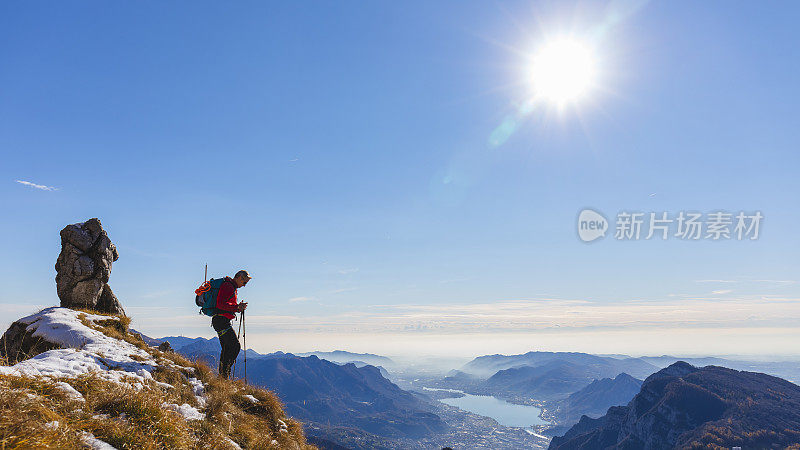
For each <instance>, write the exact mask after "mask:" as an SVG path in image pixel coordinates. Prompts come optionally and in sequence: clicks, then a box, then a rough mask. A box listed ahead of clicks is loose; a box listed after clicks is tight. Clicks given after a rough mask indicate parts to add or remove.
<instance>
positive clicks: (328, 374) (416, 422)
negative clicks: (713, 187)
mask: <svg viewBox="0 0 800 450" xmlns="http://www.w3.org/2000/svg"><path fill="white" fill-rule="evenodd" d="M163 340H167V341H169V342H170V344H171V345H172V346H173V348H174V349H175V350H176V351H177V352H179V353H182V354H184V355H186V356H188V357H190V358H201V359H204V360H206V361H208V362H209V363H210V364H212V365H215V364H216V361H217V358H218V356H219V351H220V347H219V342H218V340H217V339H216V338H213V339H203V338H197V339H186V338H179V339H176V338H175V337H167V338H163ZM332 353H333V354H335V356H337V357H338V358H340V360H341V358H349V357H352V356H356V357H358V358H359V359H364V358H365V356H370V355H364V354H353V353H349V352H332ZM371 356H373V357H374V358H372V359H374V360H381V361H383V360H388V361H391V360H389V359H388V358H383V357H378V356H377V355H371ZM247 357H248V361H247V379H248V381H249V383H250V384H253V385H256V386H263V387H266V388H268V389H270V390H272V391H274V392H275V393H276V394H278V396H279V397H280V399H281V401H283V402H284V404H285V409H286V411H287V413H288V414H290V415H292V416H293V417H295V418H297V419H300V420H303V421H304V422H307V423H309V424H310V426H309V427H307V433H308V434H309V436H310V437H311V440H312V441H314V442H324V441H330V442H334V443H337V444H342V443H343V441H342V438H343V437H347V438H353V436H356V437H357V438H358V441H359V442H360V443H361V444H360V446H363V447H382V446H385V445H386V443H387V442H389V443H391V442H392V441H391V439H400V438H402V439H408V438H419V437H424V436H428V435H431V434H434V433H439V432H441V431H443V430H444V429H445V428H446V427H447V426H446V424H445V423H444V422H443V421H442V419H441V418H440V417H439V416H438V415H436V414H434V413H433V412H431V410H432V408H431V407H430V405H429V404H428V403H425V402H423V401H422V400H421V399H420V398H418V397H417V396H415V395H414V394H412V393H409V392H406V391H404V390H402V389H400V388H399V387H397V386H396V385H395V384H393V383H392V382H390V381H389V380H387V379H386V378H385V377H384V376H383V375H382V374H381V372H380V369H378V368H376V367H374V366H371V365H361V364H360V366H361V367H358V366H357V365H356V364H354V363H347V364H339V363H334V362H331V361H328V360H324V359H320V358H318V357H317V356H316V355H311V356H305V357H302V356H297V355H293V354H291V353H283V352H276V353H271V354H267V355H262V354H259V353H256V352H252V353H250V352H248V355H247ZM367 359H370V358H367ZM243 369H244V363H243V357H242V356H240V357H239V358H238V359H237V363H236V367H235V369H234V375H235V376H237V377H243V376H244V373H243Z"/></svg>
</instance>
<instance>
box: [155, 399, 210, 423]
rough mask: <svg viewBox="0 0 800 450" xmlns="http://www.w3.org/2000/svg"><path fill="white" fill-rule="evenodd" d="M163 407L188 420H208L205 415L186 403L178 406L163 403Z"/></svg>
mask: <svg viewBox="0 0 800 450" xmlns="http://www.w3.org/2000/svg"><path fill="white" fill-rule="evenodd" d="M161 406H162V407H163V408H166V409H169V410H170V411H175V412H176V413H178V414H180V415H182V416H183V417H184V418H185V419H187V420H203V419H205V418H206V415H205V414H203V413H201V412H200V411H199V410H198V409H197V408H195V407H194V406H192V405H190V404H188V403H184V404H182V405H176V404H175V403H162V404H161Z"/></svg>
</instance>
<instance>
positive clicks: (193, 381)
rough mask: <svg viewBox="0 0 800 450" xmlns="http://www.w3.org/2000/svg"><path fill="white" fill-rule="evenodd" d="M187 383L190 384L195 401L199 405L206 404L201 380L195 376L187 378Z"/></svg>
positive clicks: (204, 388) (204, 389) (204, 390)
mask: <svg viewBox="0 0 800 450" xmlns="http://www.w3.org/2000/svg"><path fill="white" fill-rule="evenodd" d="M189 384H190V385H192V390H193V391H194V396H195V398H197V403H198V404H199V405H200V407H201V408H202V407H205V406H206V387H205V386H204V385H203V382H202V381H200V380H198V379H197V378H189Z"/></svg>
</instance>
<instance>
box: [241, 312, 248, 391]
mask: <svg viewBox="0 0 800 450" xmlns="http://www.w3.org/2000/svg"><path fill="white" fill-rule="evenodd" d="M242 328H243V330H244V331H242V345H244V383H245V384H247V325H245V323H244V311H242Z"/></svg>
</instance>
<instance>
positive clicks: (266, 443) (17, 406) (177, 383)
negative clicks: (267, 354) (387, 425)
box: [0, 307, 313, 449]
mask: <svg viewBox="0 0 800 450" xmlns="http://www.w3.org/2000/svg"><path fill="white" fill-rule="evenodd" d="M129 322H130V318H127V317H124V316H117V315H104V314H95V313H91V312H85V311H80V310H74V309H69V308H62V307H52V308H46V309H44V310H42V311H39V312H38V313H36V314H32V315H30V316H27V317H24V318H22V319H19V320H17V321H15V322H14V323H13V324H12V325H11V327H9V329H8V331H6V332H5V334H4V335H3V337H2V338H1V339H0V352H1V353H2V356H3V357H4V358H5V361H7V362H9V363H13V365H10V366H9V365H0V421H1V422H2V423H3V424H4V427H5V428H6V431H8V433H6V436H11V437H10V438H8V439H7V440H5V441H4V443H5V444H6V445H9V444H10V446H11V447H15V446H17V445H21V446H25V447H31V446H32V447H51V448H78V447H82V446H87V445H88V446H92V447H93V448H107V446H108V445H111V446H113V447H117V448H129V447H135V448H151V447H166V448H186V447H193V446H196V445H200V444H201V443H204V442H212V441H213V442H220V443H223V445H227V446H228V447H229V448H239V447H240V446H243V447H250V448H252V447H258V448H264V447H270V446H272V447H280V448H295V449H303V448H313V447H311V446H308V445H307V444H306V443H305V437H304V434H303V430H302V427H301V425H300V424H299V423H298V422H295V421H294V420H292V419H290V418H288V417H286V415H285V413H284V411H283V408H282V406H281V404H280V401H279V400H278V399H277V398H276V397H275V395H274V394H273V393H272V392H269V391H267V390H264V389H258V388H255V387H252V386H248V385H246V384H244V383H242V382H241V381H229V380H222V379H220V378H218V377H217V376H216V375H215V374H213V373H212V372H211V370H210V369H209V368H208V367H207V366H205V365H203V364H199V363H196V362H191V361H189V360H188V359H186V358H184V357H183V356H181V355H178V354H176V353H173V352H162V351H159V350H158V349H156V348H153V347H150V346H149V345H147V343H146V342H145V341H144V340H143V339H142V337H141V335H139V334H136V333H132V332H131V331H130V330H129V329H128V323H129ZM12 418H13V420H11V419H12ZM6 419H8V420H6ZM6 425H8V426H7V427H6ZM9 439H10V440H9ZM103 446H106V447H103Z"/></svg>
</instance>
